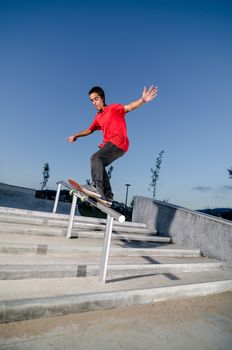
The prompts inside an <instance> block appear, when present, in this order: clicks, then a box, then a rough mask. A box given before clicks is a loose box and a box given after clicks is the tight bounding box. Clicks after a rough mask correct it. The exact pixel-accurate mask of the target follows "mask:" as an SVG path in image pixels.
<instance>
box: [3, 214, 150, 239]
mask: <svg viewBox="0 0 232 350" xmlns="http://www.w3.org/2000/svg"><path fill="white" fill-rule="evenodd" d="M68 220H69V217H68V216H67V215H63V214H51V213H44V212H33V211H28V210H22V209H11V208H2V207H0V222H1V225H0V233H1V232H3V233H5V234H6V233H17V232H18V233H24V234H38V235H57V236H60V235H61V236H65V235H66V233H67V228H68ZM105 224H106V220H105V219H98V218H89V217H80V216H75V219H74V223H73V230H72V236H74V237H76V236H77V235H78V234H79V233H80V232H81V231H85V237H86V236H87V232H89V231H101V232H105ZM77 232H78V234H77ZM113 232H115V233H129V234H133V235H135V234H140V235H141V234H144V235H154V234H156V232H154V231H152V230H150V229H148V228H146V225H145V224H140V223H134V222H133V223H131V222H125V223H122V224H121V223H119V222H117V221H114V225H113ZM99 237H101V235H99Z"/></svg>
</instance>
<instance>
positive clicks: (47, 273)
mask: <svg viewBox="0 0 232 350" xmlns="http://www.w3.org/2000/svg"><path fill="white" fill-rule="evenodd" d="M223 267H225V266H224V265H223V263H221V262H204V263H192V262H188V263H183V262H182V263H179V264H178V263H176V264H175V263H172V264H165V263H164V264H152V263H147V264H141V263H140V264H131V263H130V264H126V265H124V264H115V265H112V264H109V265H108V267H107V276H108V277H109V276H110V277H111V278H113V277H114V278H115V277H116V276H117V277H125V276H130V277H131V278H132V277H134V278H136V277H137V276H142V275H148V274H150V275H151V274H152V275H153V274H161V273H162V274H163V273H166V274H174V273H178V272H179V273H181V272H194V271H218V270H221V269H223ZM98 275H99V264H72V265H67V264H62V265H56V264H51V265H41V264H40V265H28V264H27V265H0V280H10V279H11V280H17V279H32V278H68V277H91V276H98Z"/></svg>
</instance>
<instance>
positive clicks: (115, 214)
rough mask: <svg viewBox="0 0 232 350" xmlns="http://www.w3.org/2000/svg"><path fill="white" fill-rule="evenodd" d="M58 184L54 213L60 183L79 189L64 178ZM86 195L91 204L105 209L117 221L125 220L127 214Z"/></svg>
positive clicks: (74, 189) (69, 187) (72, 189)
mask: <svg viewBox="0 0 232 350" xmlns="http://www.w3.org/2000/svg"><path fill="white" fill-rule="evenodd" d="M57 184H58V190H57V195H56V199H55V204H54V208H53V213H55V212H56V209H57V204H58V200H59V195H60V188H61V187H60V186H59V185H63V186H64V187H67V188H68V189H69V190H71V191H77V190H76V188H75V187H73V186H72V185H70V184H69V183H67V182H65V181H63V180H61V181H58V182H57ZM58 191H59V192H58ZM84 196H85V197H86V200H87V201H88V202H89V203H90V204H92V205H94V206H95V207H97V208H98V209H100V210H101V211H103V212H104V213H105V214H107V215H110V216H111V217H113V218H114V219H115V220H117V221H119V222H121V223H122V222H124V221H125V216H124V215H122V214H120V213H118V212H117V211H116V210H114V209H112V208H109V207H108V206H107V205H104V204H102V203H100V202H98V201H97V200H96V201H95V200H94V199H92V198H91V197H89V196H88V195H87V194H86V195H84Z"/></svg>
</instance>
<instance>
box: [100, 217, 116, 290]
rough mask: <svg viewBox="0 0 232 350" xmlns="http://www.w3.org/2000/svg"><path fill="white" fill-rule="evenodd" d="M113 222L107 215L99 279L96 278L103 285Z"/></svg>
mask: <svg viewBox="0 0 232 350" xmlns="http://www.w3.org/2000/svg"><path fill="white" fill-rule="evenodd" d="M113 221H114V218H113V217H112V216H110V215H109V214H108V215H107V220H106V231H105V236H104V244H103V249H102V257H101V263H100V269H99V278H98V280H99V281H100V282H101V283H103V284H104V283H105V280H106V270H107V264H108V258H109V251H110V241H111V235H112V229H113Z"/></svg>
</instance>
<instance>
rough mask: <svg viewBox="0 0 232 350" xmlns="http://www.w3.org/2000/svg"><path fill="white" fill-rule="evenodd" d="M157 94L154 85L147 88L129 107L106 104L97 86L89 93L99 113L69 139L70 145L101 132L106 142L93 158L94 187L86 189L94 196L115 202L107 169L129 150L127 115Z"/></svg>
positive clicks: (102, 93)
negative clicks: (86, 126) (90, 122)
mask: <svg viewBox="0 0 232 350" xmlns="http://www.w3.org/2000/svg"><path fill="white" fill-rule="evenodd" d="M157 92H158V87H157V86H155V87H154V88H153V85H152V86H150V88H149V89H148V90H147V88H146V87H144V89H143V92H142V96H141V97H140V98H139V99H137V100H136V101H133V102H131V103H129V104H127V105H122V104H111V105H106V102H105V93H104V90H103V89H102V88H101V87H99V86H95V87H93V88H92V89H91V90H90V91H89V97H90V101H91V102H92V104H93V106H94V107H95V109H96V110H97V114H96V116H95V118H94V120H93V122H92V124H91V125H90V126H89V128H87V129H85V130H83V131H80V132H77V133H75V134H73V135H71V136H69V137H68V138H67V141H68V142H71V143H72V142H75V141H76V140H77V139H78V138H79V137H83V136H87V135H90V134H92V133H93V132H94V131H96V130H102V133H103V143H102V144H100V145H99V148H100V149H99V150H98V151H97V152H96V153H94V154H93V155H92V157H91V175H92V181H93V185H90V186H87V187H88V188H87V187H86V186H84V187H86V189H88V190H89V191H90V192H93V193H94V194H95V195H99V197H101V198H102V199H104V200H107V201H112V200H113V193H112V189H111V186H110V181H109V178H108V175H107V172H106V169H105V168H106V167H107V166H108V165H110V164H111V163H112V162H113V161H114V160H116V159H118V158H119V157H121V156H123V155H124V154H125V153H126V152H127V151H128V147H129V140H128V136H127V128H126V121H125V115H126V114H127V113H129V112H131V111H133V110H134V109H136V108H138V107H140V106H142V105H143V104H144V103H147V102H150V101H152V100H153V99H154V98H155V97H156V96H157Z"/></svg>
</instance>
